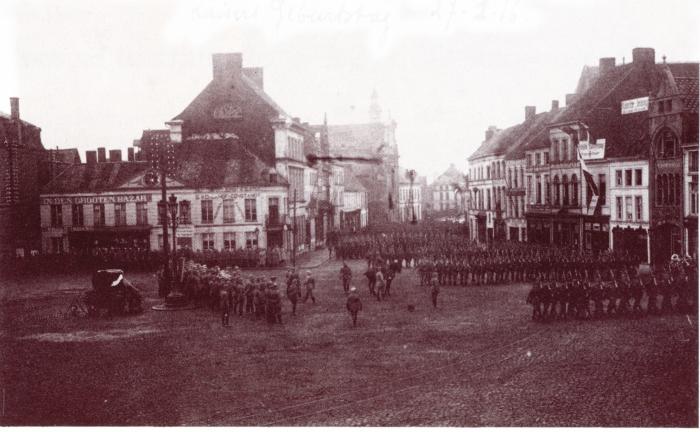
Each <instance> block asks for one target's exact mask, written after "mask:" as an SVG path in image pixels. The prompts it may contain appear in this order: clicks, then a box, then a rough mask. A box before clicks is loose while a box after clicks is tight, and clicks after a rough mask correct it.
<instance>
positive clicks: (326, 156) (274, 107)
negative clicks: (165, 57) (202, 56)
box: [2, 53, 399, 255]
mask: <svg viewBox="0 0 700 432" xmlns="http://www.w3.org/2000/svg"><path fill="white" fill-rule="evenodd" d="M212 60H213V77H212V80H211V81H210V82H209V83H208V84H207V85H206V86H205V87H204V89H203V90H202V91H201V92H200V93H199V94H198V95H197V96H196V97H195V98H194V99H193V100H192V102H191V103H190V104H189V105H187V106H186V107H185V108H184V109H183V110H182V111H181V112H180V113H179V114H177V115H176V116H174V117H173V118H172V119H171V120H169V121H167V122H165V125H166V128H163V129H158V130H144V131H143V133H142V134H141V137H140V138H138V139H136V140H134V143H133V146H131V147H129V148H128V151H127V157H126V159H125V160H123V159H122V154H121V151H120V150H111V151H109V152H108V151H107V150H106V149H105V148H98V149H97V150H96V151H88V152H87V153H86V160H85V162H84V163H82V162H81V161H80V159H79V156H78V160H77V161H76V160H73V161H72V163H67V164H65V165H61V166H60V167H58V168H54V169H53V170H52V174H51V175H50V177H49V178H48V179H47V180H46V181H44V182H42V183H37V184H38V187H37V188H36V191H34V193H33V194H31V197H30V196H29V194H27V195H26V196H27V198H28V201H31V204H29V210H28V211H29V212H30V213H32V211H33V212H34V213H35V217H34V221H35V222H34V225H33V228H34V229H31V228H30V229H29V231H34V230H35V237H34V238H35V241H33V242H27V243H22V244H20V243H18V242H17V241H14V242H13V243H12V246H11V247H10V248H7V249H9V250H5V251H3V252H5V253H8V252H9V253H12V254H15V255H18V254H25V253H28V252H29V251H30V250H41V251H43V252H45V253H64V252H67V251H73V252H82V253H93V252H94V251H95V250H96V249H100V248H112V247H124V248H134V247H136V248H142V249H153V250H155V249H159V248H162V247H163V224H164V221H165V222H167V226H168V229H169V230H172V229H173V225H175V228H174V237H175V243H176V247H179V248H190V249H193V250H199V251H204V250H233V249H240V248H253V247H261V248H272V247H280V248H284V249H287V250H290V249H292V248H294V249H296V250H297V251H304V250H308V249H314V248H315V247H317V246H319V245H321V244H323V243H324V242H325V241H326V240H327V238H328V236H329V233H331V232H332V231H334V230H342V229H345V230H357V229H360V228H362V227H364V226H366V225H367V224H368V223H369V222H370V221H387V220H397V219H398V209H397V208H395V207H394V206H392V205H389V204H388V203H387V202H389V203H390V202H391V201H392V198H393V199H396V197H397V195H398V157H399V156H398V145H397V143H396V139H395V129H396V123H395V122H394V121H393V120H389V121H382V119H381V110H380V109H379V107H378V102H377V97H376V94H374V95H373V100H372V104H371V107H370V113H371V115H370V119H369V122H367V123H364V124H350V125H329V124H328V122H327V120H325V119H324V123H323V124H318V125H311V124H308V123H305V122H301V121H300V119H299V118H296V117H292V116H290V115H289V114H287V113H286V112H285V111H284V110H283V108H281V107H280V106H279V105H278V104H277V103H276V102H275V101H274V100H273V99H272V98H271V97H270V96H269V95H268V94H267V93H265V91H264V81H263V69H262V68H258V67H243V60H242V55H241V54H240V53H224V54H214V55H213V57H212ZM36 146H37V148H40V149H41V150H43V145H42V144H41V141H40V138H38V142H37V143H36ZM74 151H75V153H76V154H77V150H74ZM309 155H312V157H309ZM348 157H356V158H357V161H355V162H347V161H338V159H343V158H344V159H346V160H347V158H348ZM363 157H364V158H365V159H366V160H368V161H370V162H369V163H367V162H363V161H362V160H363V159H362V158H363ZM334 158H335V159H334ZM5 168H6V167H5ZM37 170H39V169H37ZM39 171H40V170H39ZM161 172H162V173H164V174H165V175H161ZM18 176H19V175H18ZM20 177H21V176H20ZM10 180H12V179H10ZM5 181H6V183H8V184H9V183H10V182H8V181H7V180H5ZM163 183H165V186H166V189H167V191H168V197H169V199H171V200H173V203H174V205H173V204H171V205H170V207H168V206H166V205H163V204H161V205H160V206H159V202H161V189H162V186H163ZM3 186H6V185H3ZM2 189H5V188H4V187H3V188H2ZM171 195H172V198H170V196H171ZM8 207H9V206H8ZM168 208H170V209H172V210H174V211H175V214H174V215H175V219H174V222H175V223H174V224H173V219H172V217H171V216H165V219H164V216H163V210H165V209H168ZM32 209H33V210H32ZM3 235H5V236H6V237H7V238H8V239H9V238H12V239H13V240H14V238H15V237H16V235H14V234H13V233H12V232H7V231H5V230H4V234H3ZM169 236H170V237H171V239H172V234H169ZM170 241H171V242H172V240H170ZM8 244H9V243H8ZM170 244H172V243H170Z"/></svg>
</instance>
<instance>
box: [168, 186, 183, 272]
mask: <svg viewBox="0 0 700 432" xmlns="http://www.w3.org/2000/svg"><path fill="white" fill-rule="evenodd" d="M168 210H169V211H170V223H172V225H173V260H175V258H176V255H175V253H176V252H177V237H175V232H176V230H177V226H178V223H179V222H180V218H178V217H177V197H175V194H170V198H168Z"/></svg>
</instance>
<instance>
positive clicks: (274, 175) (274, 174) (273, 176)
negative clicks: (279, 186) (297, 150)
mask: <svg viewBox="0 0 700 432" xmlns="http://www.w3.org/2000/svg"><path fill="white" fill-rule="evenodd" d="M268 175H269V178H270V183H277V171H275V169H274V168H270V171H268Z"/></svg>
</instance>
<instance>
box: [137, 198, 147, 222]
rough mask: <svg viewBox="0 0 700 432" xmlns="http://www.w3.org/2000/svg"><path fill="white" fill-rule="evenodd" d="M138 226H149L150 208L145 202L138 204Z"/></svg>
mask: <svg viewBox="0 0 700 432" xmlns="http://www.w3.org/2000/svg"><path fill="white" fill-rule="evenodd" d="M136 225H148V207H147V204H146V203H145V202H140V203H136Z"/></svg>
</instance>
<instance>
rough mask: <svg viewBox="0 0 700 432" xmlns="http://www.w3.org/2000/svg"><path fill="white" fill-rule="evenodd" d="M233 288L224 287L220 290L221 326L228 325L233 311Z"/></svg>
mask: <svg viewBox="0 0 700 432" xmlns="http://www.w3.org/2000/svg"><path fill="white" fill-rule="evenodd" d="M230 298H231V290H230V288H229V289H227V290H225V289H222V290H221V291H220V292H219V309H220V310H221V326H222V327H228V326H229V323H228V316H229V312H230V311H231V300H230Z"/></svg>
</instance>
